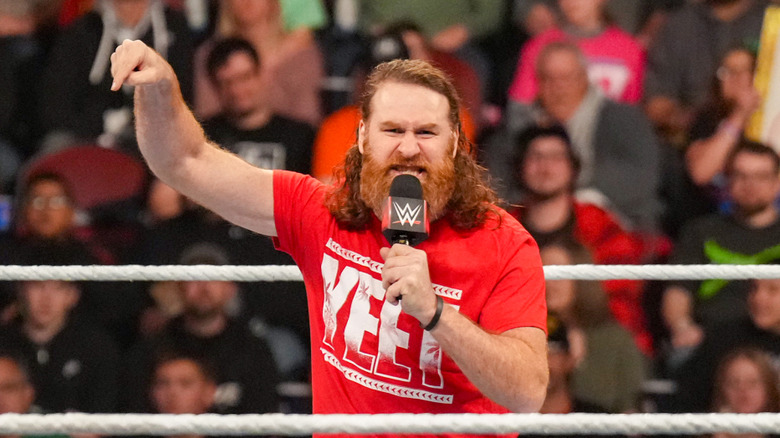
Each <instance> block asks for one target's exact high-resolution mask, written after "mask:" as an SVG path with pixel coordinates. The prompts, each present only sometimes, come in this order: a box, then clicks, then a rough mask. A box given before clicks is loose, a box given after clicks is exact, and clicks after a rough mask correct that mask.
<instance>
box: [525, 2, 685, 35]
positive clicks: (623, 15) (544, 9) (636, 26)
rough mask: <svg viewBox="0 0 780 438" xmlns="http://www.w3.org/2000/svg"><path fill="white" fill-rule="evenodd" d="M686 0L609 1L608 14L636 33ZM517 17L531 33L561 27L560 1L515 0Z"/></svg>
mask: <svg viewBox="0 0 780 438" xmlns="http://www.w3.org/2000/svg"><path fill="white" fill-rule="evenodd" d="M683 1H685V0H664V1H660V0H607V2H606V3H607V4H606V10H605V13H606V15H607V17H609V19H610V20H612V21H614V24H616V25H617V26H619V27H620V28H621V29H623V30H625V31H626V32H628V33H630V34H633V35H636V34H641V33H642V32H643V31H645V27H646V25H647V22H648V21H649V20H650V19H651V16H652V14H653V13H655V12H657V11H658V10H659V9H661V8H666V7H668V4H669V3H680V2H683ZM513 3H514V15H515V18H514V19H515V20H516V21H517V22H518V23H521V24H522V26H521V27H522V29H523V30H525V32H526V33H528V34H529V35H530V36H537V35H540V34H542V33H543V32H545V31H548V30H550V29H553V28H555V27H558V26H559V25H560V21H561V18H560V16H561V10H560V8H559V7H558V3H559V0H514V1H513Z"/></svg>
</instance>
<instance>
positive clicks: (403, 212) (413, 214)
mask: <svg viewBox="0 0 780 438" xmlns="http://www.w3.org/2000/svg"><path fill="white" fill-rule="evenodd" d="M421 208H422V205H421V204H418V205H417V206H416V207H414V208H412V207H410V206H409V204H406V205H404V206H403V207H401V205H400V204H398V203H396V202H394V203H393V209H395V214H396V215H397V216H398V219H399V220H397V221H394V222H393V223H394V224H401V225H404V224H409V226H410V227H413V226H415V225H418V224H419V223H420V221H418V220H417V215H419V214H420V210H421Z"/></svg>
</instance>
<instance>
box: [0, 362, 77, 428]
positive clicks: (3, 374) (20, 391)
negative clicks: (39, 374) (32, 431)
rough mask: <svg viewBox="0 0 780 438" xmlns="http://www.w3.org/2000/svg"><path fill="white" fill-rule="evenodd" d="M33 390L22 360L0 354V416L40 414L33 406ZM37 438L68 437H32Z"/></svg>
mask: <svg viewBox="0 0 780 438" xmlns="http://www.w3.org/2000/svg"><path fill="white" fill-rule="evenodd" d="M34 400H35V388H33V385H32V382H30V374H29V372H28V371H27V368H26V367H25V364H24V360H23V359H20V358H19V357H18V356H17V355H15V354H13V353H8V352H4V351H2V352H0V414H40V413H42V412H41V410H40V409H39V408H38V407H37V406H35V405H34V404H33V401H34ZM32 437H33V436H30V435H25V436H22V435H3V438H32ZM34 437H37V438H68V435H59V434H49V435H34Z"/></svg>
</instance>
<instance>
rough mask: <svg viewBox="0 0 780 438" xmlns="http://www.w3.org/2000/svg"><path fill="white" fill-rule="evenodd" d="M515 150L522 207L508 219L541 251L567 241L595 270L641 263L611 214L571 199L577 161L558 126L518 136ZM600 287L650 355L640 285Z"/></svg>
mask: <svg viewBox="0 0 780 438" xmlns="http://www.w3.org/2000/svg"><path fill="white" fill-rule="evenodd" d="M518 146H519V147H518V154H517V159H516V163H517V165H516V169H517V171H516V172H517V183H518V184H519V185H520V187H521V188H522V192H523V198H522V206H521V207H517V208H515V209H513V210H511V213H512V214H513V215H514V216H515V217H516V218H517V219H518V220H519V221H520V223H522V224H523V226H524V227H525V228H526V230H528V232H529V233H531V236H533V237H534V240H536V242H537V243H538V244H539V246H540V247H544V246H547V245H549V244H552V243H554V242H557V241H561V240H571V241H576V242H579V243H580V244H582V245H583V246H585V247H586V248H587V249H588V251H590V253H591V254H593V259H594V262H595V263H598V264H604V265H609V264H617V265H622V264H638V263H641V261H642V260H643V257H644V255H645V254H644V252H645V250H644V247H643V242H642V239H641V238H640V237H639V236H637V235H636V234H634V233H630V232H628V231H626V230H625V229H624V228H623V227H622V226H621V225H620V223H619V221H618V220H617V219H616V217H615V215H614V214H613V213H612V212H610V211H608V210H606V209H604V208H601V207H599V206H598V205H594V204H590V203H587V202H581V201H578V200H577V199H576V198H575V197H574V185H575V181H576V180H577V172H578V169H579V159H578V158H577V157H576V155H575V153H574V150H573V148H572V145H571V141H570V139H569V136H568V135H567V134H566V130H565V129H564V128H563V127H562V126H560V125H554V126H550V127H541V126H531V127H529V128H528V129H527V130H526V131H524V132H523V133H522V134H521V135H520V137H519V140H518ZM602 286H603V288H604V290H605V291H606V292H607V295H608V297H609V307H610V310H611V311H612V315H613V316H614V317H615V319H616V320H617V321H618V322H620V323H621V324H622V325H623V326H624V327H626V328H627V329H628V330H630V331H631V333H632V334H633V335H634V338H635V340H636V342H637V345H638V346H639V347H640V348H641V349H642V350H643V351H644V352H645V353H648V354H650V353H651V352H652V339H651V338H650V335H649V333H648V332H647V329H646V327H645V321H644V318H643V314H642V306H641V296H642V290H643V282H641V281H636V280H609V281H605V282H603V283H602Z"/></svg>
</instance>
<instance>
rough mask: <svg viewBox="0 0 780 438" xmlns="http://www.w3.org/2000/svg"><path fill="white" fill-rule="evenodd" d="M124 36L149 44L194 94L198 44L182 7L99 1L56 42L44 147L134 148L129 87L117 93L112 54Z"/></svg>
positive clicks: (45, 83)
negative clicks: (87, 144) (94, 145)
mask: <svg viewBox="0 0 780 438" xmlns="http://www.w3.org/2000/svg"><path fill="white" fill-rule="evenodd" d="M125 39H138V40H142V41H144V42H146V43H148V44H149V45H150V46H151V47H154V49H155V50H156V51H157V52H158V53H160V54H162V55H163V56H164V57H165V58H166V59H167V60H168V62H169V63H170V64H171V66H173V69H174V70H175V71H176V74H177V76H178V77H179V79H180V81H181V85H182V93H183V95H184V98H185V99H186V100H187V101H189V100H190V99H191V97H192V58H193V53H194V48H193V44H192V38H191V35H190V31H189V28H188V27H187V22H186V20H185V18H184V16H183V15H182V14H181V13H180V12H176V11H173V10H170V9H168V8H167V7H165V6H164V2H163V1H161V0H99V1H97V2H96V5H95V9H94V10H93V11H91V12H88V13H86V14H84V15H83V16H82V17H81V18H79V19H78V20H77V21H76V22H74V23H73V24H72V25H71V26H70V27H68V28H67V29H65V30H64V31H63V32H62V34H61V35H60V36H59V37H58V39H57V40H56V41H55V43H54V46H53V48H52V50H51V54H50V57H49V62H48V65H47V66H46V68H45V71H44V73H43V78H42V89H41V91H42V94H41V95H42V96H46V104H45V105H41V106H40V112H41V114H40V118H41V124H42V127H43V130H44V131H45V133H46V138H45V139H44V147H45V146H57V145H58V143H60V142H65V143H68V142H73V141H80V142H98V143H100V144H102V145H103V146H111V147H120V148H122V149H124V150H126V151H129V152H134V151H135V150H136V148H135V137H134V134H133V124H132V123H131V122H132V108H133V94H132V90H131V89H126V90H125V91H124V92H121V93H113V92H111V91H110V87H111V74H110V71H109V69H110V64H111V60H110V57H111V54H112V53H113V52H114V49H116V47H117V46H118V45H119V44H120V43H121V42H122V41H123V40H125Z"/></svg>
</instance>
